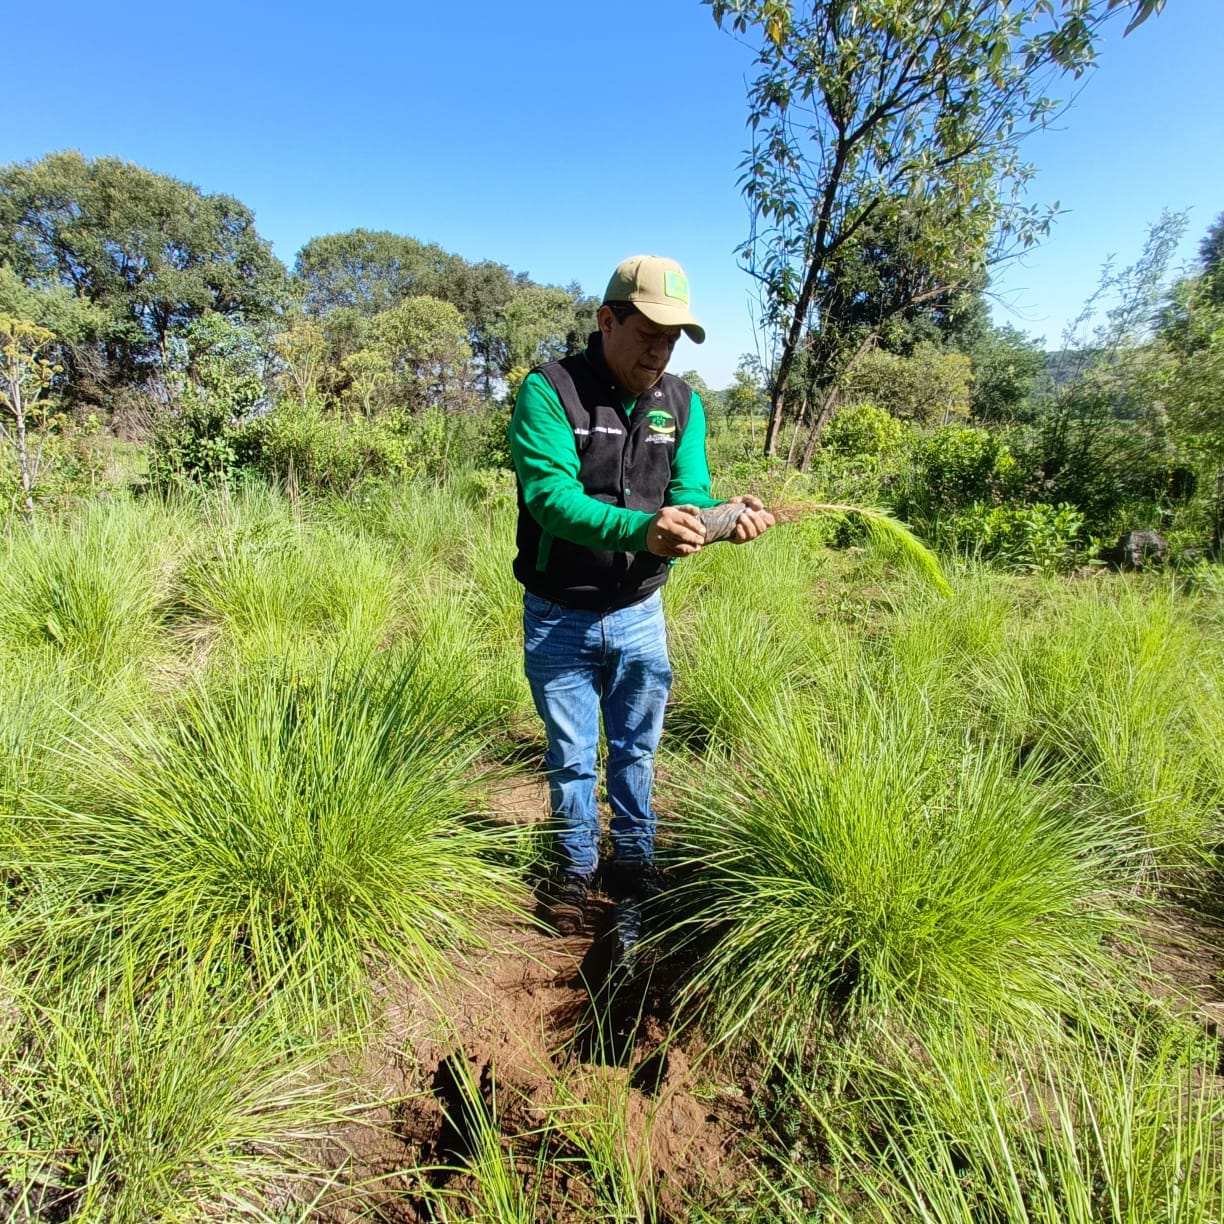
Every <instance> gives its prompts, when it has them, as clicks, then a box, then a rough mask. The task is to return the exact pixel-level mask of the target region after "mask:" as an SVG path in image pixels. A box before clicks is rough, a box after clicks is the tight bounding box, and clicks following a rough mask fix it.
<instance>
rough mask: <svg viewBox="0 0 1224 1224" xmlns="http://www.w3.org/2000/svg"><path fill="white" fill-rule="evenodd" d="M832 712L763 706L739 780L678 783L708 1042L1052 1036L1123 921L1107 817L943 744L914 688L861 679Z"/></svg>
mask: <svg viewBox="0 0 1224 1224" xmlns="http://www.w3.org/2000/svg"><path fill="white" fill-rule="evenodd" d="M839 698H840V700H839V702H838V703H837V705H836V706H835V707H834V708H831V709H830V708H829V707H828V706H827V705H826V704H824V703H822V705H821V707H820V711H819V713H816V712H813V713H812V714H811V715H808V716H806V717H804V716H802V715H800V716H798V717H797V716H796V715H795V713H794V711H793V710H790V709H782V708H773V709H761V708H758V709H757V710H756V712H755V717H753V718H752V719H751V725H752V733H751V742H750V744H749V745H748V746H747V747H746V749H745V750H744V752H743V755H742V758H741V759H742V767H741V768H740V769H739V770H738V771H735V772H726V773H719V772H717V771H709V772H707V773H706V774H705V775H704V776H702V777H700V778H698V779H697V780H695V781H694V782H693V783H691V784H690V785H686V786H685V787H684V790H685V794H686V799H687V802H686V805H685V815H684V817H683V818H682V821H681V830H680V836H681V840H682V843H683V845H684V847H685V851H686V853H687V854H688V855H690V856H691V857H692V858H694V859H695V860H696V861H697V862H698V863H700V864H701V867H702V870H701V871H700V872H699V873H698V874H697V875H695V876H694V879H693V883H692V886H691V892H690V896H689V903H690V904H691V905H693V906H695V907H696V914H695V916H694V917H693V918H692V919H691V920H690V923H691V925H692V926H694V927H695V928H696V930H697V931H698V932H700V933H701V934H702V935H703V936H705V937H706V938H708V939H709V940H710V946H708V947H707V948H705V949H704V950H703V955H702V956H701V958H700V961H699V963H698V967H697V970H696V976H695V980H694V985H693V987H692V994H691V996H690V997H691V998H693V999H696V998H701V999H702V1000H703V1003H704V1007H705V1010H706V1013H707V1014H708V1016H709V1020H710V1023H711V1025H712V1027H713V1030H714V1032H715V1033H716V1034H718V1035H720V1036H722V1037H724V1038H729V1037H732V1036H735V1037H737V1038H739V1039H743V1040H747V1041H752V1042H759V1043H761V1045H762V1048H763V1049H764V1050H765V1051H767V1052H769V1053H774V1054H777V1055H778V1056H780V1057H781V1056H786V1057H790V1058H794V1057H796V1056H801V1055H803V1054H805V1052H806V1053H810V1052H811V1051H813V1050H814V1049H815V1048H816V1047H817V1046H818V1044H819V1043H820V1041H821V1040H822V1037H823V1036H824V1035H825V1034H826V1033H827V1031H828V1030H827V1029H826V1027H825V1026H826V1024H827V1023H830V1022H833V1021H838V1022H840V1023H842V1024H850V1025H851V1026H852V1027H853V1026H857V1025H858V1024H874V1023H877V1022H880V1021H883V1020H884V1019H885V1018H886V1017H893V1016H895V1017H896V1019H897V1021H898V1022H899V1023H901V1024H903V1025H905V1026H907V1027H908V1028H911V1030H912V1029H913V1028H914V1027H916V1028H917V1030H918V1031H925V1029H926V1027H927V1025H928V1024H929V1025H932V1026H934V1027H938V1026H939V1025H940V1024H946V1023H948V1022H949V1021H950V1020H951V1015H950V1013H949V1009H953V1010H957V1011H958V1010H960V1009H964V1010H965V1011H966V1013H967V1014H969V1015H972V1016H974V1017H976V1018H977V1019H979V1020H981V1021H983V1022H987V1023H999V1022H1003V1023H1008V1024H1017V1023H1019V1022H1020V1021H1021V1020H1022V1019H1023V1018H1025V1017H1029V1016H1032V1015H1040V1016H1043V1017H1044V1021H1043V1023H1044V1024H1046V1025H1047V1026H1048V1027H1049V1028H1051V1029H1056V1028H1057V1026H1058V1024H1059V1023H1060V1021H1059V1019H1058V1016H1059V1011H1060V1009H1066V1008H1069V1009H1072V1010H1075V1009H1076V1008H1077V1007H1078V994H1079V991H1080V990H1081V989H1083V988H1084V985H1085V983H1086V982H1087V981H1088V980H1090V977H1091V975H1092V974H1095V973H1100V972H1101V970H1102V967H1103V961H1102V954H1101V945H1100V940H1101V938H1102V936H1103V935H1104V934H1105V933H1106V932H1108V931H1109V930H1111V929H1113V928H1114V927H1115V925H1116V924H1117V922H1118V919H1119V915H1118V911H1117V908H1116V905H1117V900H1116V898H1115V897H1114V896H1113V895H1112V890H1113V885H1111V883H1110V881H1111V878H1112V877H1113V876H1114V875H1115V874H1116V872H1117V866H1116V856H1117V849H1118V846H1119V844H1122V843H1123V842H1124V839H1123V837H1122V832H1121V830H1120V828H1119V827H1118V824H1117V822H1113V823H1112V824H1111V823H1110V822H1108V821H1105V820H1103V819H1102V818H1100V817H1099V816H1095V815H1092V814H1089V813H1086V812H1084V811H1083V810H1080V811H1074V809H1073V807H1072V805H1071V802H1070V800H1071V791H1070V788H1069V786H1068V782H1067V779H1066V778H1057V777H1053V776H1050V775H1048V774H1047V775H1046V776H1045V777H1044V778H1043V777H1042V776H1041V773H1040V771H1039V770H1038V769H1037V768H1034V767H1033V766H1029V767H1027V768H1022V769H1020V770H1019V771H1016V770H1015V769H1014V767H1013V762H1012V761H1011V760H1009V759H1008V756H1007V754H1006V753H1004V752H1000V751H997V750H991V749H989V748H986V747H980V748H979V747H972V746H968V745H965V744H963V743H961V744H957V743H956V742H955V741H954V740H951V739H945V738H944V737H942V736H941V735H940V734H939V732H938V730H937V729H935V728H933V727H932V726H931V721H930V719H929V717H928V713H927V710H926V708H925V704H924V702H923V701H922V700H921V694H919V693H916V692H913V691H911V692H909V693H905V692H900V691H898V692H894V693H890V694H889V696H888V699H887V700H885V699H883V697H882V695H880V694H877V693H874V692H873V691H872V689H871V687H870V686H869V685H865V684H863V682H862V677H861V675H860V676H858V677H852V678H851V679H850V681H849V682H848V683H847V684H845V685H844V687H843V690H842V692H841V693H840V694H839ZM746 716H747V715H746Z"/></svg>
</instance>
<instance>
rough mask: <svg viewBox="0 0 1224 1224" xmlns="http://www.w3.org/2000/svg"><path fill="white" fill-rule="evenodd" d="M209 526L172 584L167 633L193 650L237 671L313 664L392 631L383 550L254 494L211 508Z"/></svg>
mask: <svg viewBox="0 0 1224 1224" xmlns="http://www.w3.org/2000/svg"><path fill="white" fill-rule="evenodd" d="M208 519H209V520H211V523H210V529H209V530H207V531H206V532H205V533H204V534H202V537H201V540H200V542H199V543H198V544H197V545H196V547H195V548H194V550H192V552H191V553H190V554H189V555H188V556H187V557H186V558H185V559H184V562H183V565H182V567H181V570H180V572H179V575H178V580H177V581H178V591H177V608H178V617H177V626H176V627H177V629H178V632H179V634H180V636H183V637H186V638H187V639H189V640H192V641H193V642H194V643H195V644H196V645H197V648H206V649H207V650H208V652H209V653H215V654H218V655H219V656H220V658H221V659H222V660H223V661H225V662H228V663H230V664H231V665H235V666H239V667H249V666H267V665H269V664H270V663H274V662H276V661H279V660H284V659H287V658H288V659H294V660H297V661H298V663H299V664H300V665H302V666H305V665H307V664H310V663H313V664H315V665H318V664H319V663H320V662H321V660H322V659H323V658H326V657H328V656H330V655H334V654H335V653H336V652H337V651H338V650H348V651H351V652H352V654H353V655H355V656H363V655H366V654H369V653H370V652H371V651H373V650H376V649H377V648H379V647H380V646H382V645H384V644H385V643H386V642H388V641H389V640H391V639H392V638H393V636H394V635H395V633H396V632H398V630H399V628H400V622H401V620H402V617H403V613H404V609H403V599H402V593H401V580H400V574H399V570H398V568H397V565H396V559H395V555H394V552H393V551H392V550H391V549H390V548H389V547H388V546H386V545H385V544H383V543H381V542H379V541H378V540H376V539H374V538H372V537H370V536H367V535H364V534H362V533H359V532H356V531H352V530H350V529H348V528H345V527H342V526H340V525H338V524H336V523H334V522H333V523H328V522H326V521H322V522H319V523H315V522H314V521H312V520H311V519H309V518H303V517H302V516H300V515H294V514H292V513H290V510H289V508H288V507H287V506H286V505H284V504H283V503H279V504H278V503H275V502H274V503H268V502H267V501H266V499H264V498H262V497H258V496H255V495H254V494H251V495H248V496H247V497H244V498H242V499H238V500H234V501H229V502H224V503H219V504H218V505H216V506H213V507H210V509H209V512H208Z"/></svg>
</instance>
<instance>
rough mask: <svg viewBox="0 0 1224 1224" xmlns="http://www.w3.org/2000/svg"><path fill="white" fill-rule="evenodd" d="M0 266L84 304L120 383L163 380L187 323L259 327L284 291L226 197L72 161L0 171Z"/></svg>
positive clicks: (250, 225) (133, 171) (249, 220)
mask: <svg viewBox="0 0 1224 1224" xmlns="http://www.w3.org/2000/svg"><path fill="white" fill-rule="evenodd" d="M0 262H3V263H6V264H8V265H9V267H10V268H11V269H12V271H13V272H14V273H15V274H16V275H17V276H18V277H19V278H20V280H21V281H22V282H23V283H24V284H25V285H27V286H29V287H31V288H33V289H37V290H40V291H44V292H54V291H55V290H56V289H57V288H58V289H61V290H62V289H67V290H69V291H71V293H72V294H74V295H75V296H76V297H77V298H79V299H81V300H83V301H85V302H88V303H90V304H91V305H92V306H93V307H94V308H95V309H96V311H97V312H99V314H98V318H99V319H100V325H99V327H98V340H99V342H100V344H101V345H102V346H103V348H104V351H105V356H106V359H107V363H108V365H109V366H110V367H112V368H113V369H114V370H115V371H116V372H117V374H118V377H119V379H120V380H121V381H126V382H129V383H139V382H141V381H143V380H144V379H145V378H146V377H147V375H148V374H149V373H150V372H154V373H159V374H160V373H162V372H164V370H165V368H166V361H167V356H168V351H169V344H170V339H171V337H172V336H173V335H175V334H178V333H181V332H182V331H184V330H185V329H186V328H187V327H188V326H190V324H191V323H192V322H194V321H195V320H197V319H200V318H202V317H203V316H204V315H205V314H208V313H216V314H220V315H224V316H226V317H228V318H231V319H233V320H235V321H243V320H246V321H253V320H258V319H263V318H266V317H268V316H270V315H271V314H272V313H273V311H274V310H275V308H276V306H277V304H278V301H279V298H280V295H281V293H282V291H283V287H284V268H283V267H282V266H281V264H280V263H279V261H278V260H276V259H275V257H274V256H273V255H272V251H271V247H270V246H269V244H268V243H266V242H265V241H264V240H263V239H262V238H260V237H259V235H258V233H257V232H256V230H255V222H254V218H253V216H252V214H251V212H250V210H249V209H247V208H245V207H244V206H243V205H242V204H240V203H239V202H238V201H237V200H235V199H233V198H232V197H231V196H226V195H206V194H204V193H203V192H201V191H200V190H199V189H198V188H197V187H193V186H191V185H190V184H188V183H183V182H180V181H179V180H178V179H173V178H169V177H167V176H165V175H161V174H154V173H153V172H152V171H149V170H145V169H142V168H141V167H140V166H135V165H132V164H131V163H129V162H124V161H120V160H118V159H117V158H98V159H97V160H94V161H88V160H86V159H85V158H84V157H82V156H81V155H80V154H79V153H74V152H67V153H52V154H49V155H48V156H46V157H44V158H43V159H42V160H41V161H39V162H24V163H19V164H13V165H9V166H5V167H3V168H2V169H0Z"/></svg>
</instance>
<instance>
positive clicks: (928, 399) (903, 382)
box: [847, 341, 973, 425]
mask: <svg viewBox="0 0 1224 1224" xmlns="http://www.w3.org/2000/svg"><path fill="white" fill-rule="evenodd" d="M972 381H973V373H972V369H971V362H970V360H969V358H968V357H966V356H964V355H963V354H961V353H947V352H944V351H943V350H941V349H939V348H938V347H936V346H935V345H934V344H932V343H931V342H930V341H923V342H922V343H921V344H919V345H918V346H917V347H916V348H915V349H914V352H913V355H912V356H909V357H899V356H897V355H896V354H895V353H886V352H882V351H880V350H876V351H875V352H872V353H869V354H868V355H867V356H866V357H864V358H863V360H862V361H861V362H860V363H859V364H858V366H857V367H856V368H855V370H854V371H853V373H852V374H851V375H850V377H849V379H848V385H847V396H848V397H849V398H850V399H852V400H854V401H855V402H858V401H868V402H870V403H874V404H877V405H878V406H879V407H881V408H885V409H887V410H888V412H890V413H891V414H892V415H893V416H895V417H899V418H900V419H901V420H904V421H912V422H914V423H915V424H917V425H926V424H928V423H930V422H931V421H935V422H937V423H938V424H941V425H947V424H948V423H949V421H951V420H952V419H955V420H956V421H957V422H958V423H962V424H963V423H964V422H965V421H966V420H967V419H968V416H969V398H970V385H971V383H972Z"/></svg>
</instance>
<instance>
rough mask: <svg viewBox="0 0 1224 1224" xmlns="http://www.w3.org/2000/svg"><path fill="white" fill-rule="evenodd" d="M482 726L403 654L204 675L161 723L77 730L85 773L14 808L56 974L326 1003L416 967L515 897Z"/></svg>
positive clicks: (442, 957) (433, 968)
mask: <svg viewBox="0 0 1224 1224" xmlns="http://www.w3.org/2000/svg"><path fill="white" fill-rule="evenodd" d="M483 742H484V741H483V729H482V728H481V727H479V726H474V725H473V724H472V720H471V711H470V708H469V702H468V697H467V694H466V693H465V691H464V690H463V689H462V688H461V687H460V686H458V685H454V684H452V685H450V686H449V687H448V686H446V685H444V684H442V683H440V682H439V678H438V676H437V674H436V673H433V674H428V675H426V674H423V673H422V672H421V671H420V669H418V668H417V666H416V665H415V663H414V661H413V660H411V659H410V660H408V661H407V662H405V663H402V664H399V665H397V666H395V667H394V668H391V667H389V666H388V667H382V668H380V667H377V666H374V665H370V666H366V667H359V668H353V667H350V666H345V665H342V664H332V665H330V666H328V667H326V668H325V669H324V670H323V671H322V673H321V675H319V676H317V677H315V676H313V675H311V676H308V677H307V678H305V679H301V678H298V677H294V676H292V675H288V676H286V677H283V678H282V677H278V676H276V675H274V674H272V673H271V672H269V671H257V672H254V673H252V674H250V675H239V676H236V677H232V678H230V679H228V680H227V681H226V683H225V684H224V685H223V686H218V687H216V688H214V689H212V690H208V689H204V688H197V689H196V690H194V691H192V692H191V693H189V694H188V695H187V697H186V698H185V699H184V702H183V704H182V708H181V710H180V711H179V714H178V717H177V719H176V720H175V721H174V722H173V723H172V724H171V725H169V726H166V727H163V726H159V725H156V724H153V723H151V722H140V723H138V724H136V725H134V726H133V727H132V729H131V730H130V732H128V733H127V734H126V735H124V736H123V737H119V736H110V737H97V738H95V739H93V740H91V741H89V742H83V743H82V744H81V745H80V747H79V748H78V749H77V758H76V760H77V765H78V769H79V771H80V773H81V776H82V777H83V778H84V779H86V782H84V783H82V785H81V787H80V788H78V790H77V793H76V794H75V795H72V796H69V797H67V798H65V799H61V800H60V801H58V802H55V801H51V800H50V799H48V800H47V801H46V802H44V803H43V804H42V805H41V808H40V809H39V810H37V813H36V816H35V815H32V816H30V817H28V819H30V820H35V819H36V820H37V822H38V832H39V834H40V836H39V837H38V838H37V839H34V838H29V839H27V840H26V848H27V853H28V855H29V862H28V863H27V864H26V865H25V868H26V870H28V871H30V872H31V873H32V874H33V875H34V876H36V877H37V879H38V881H39V888H38V889H37V890H36V895H35V897H34V898H33V899H32V900H31V903H30V904H31V907H32V908H33V911H34V912H33V916H32V919H31V922H32V924H33V927H32V929H33V931H34V934H32V935H31V938H38V939H40V941H41V944H42V947H41V952H42V955H43V956H45V957H48V958H53V960H54V961H55V962H57V963H59V962H62V963H63V964H64V965H65V969H66V971H67V972H68V973H72V972H73V971H74V970H81V969H84V968H86V967H88V966H89V965H90V964H92V963H95V962H101V963H103V964H106V963H109V964H112V965H113V964H115V963H117V962H116V958H118V962H119V963H127V962H129V961H130V962H132V963H134V964H136V965H137V966H139V969H140V971H141V972H142V973H144V974H147V975H150V976H152V975H154V974H156V972H157V971H158V970H159V969H160V967H162V966H163V965H171V964H174V963H175V962H176V961H177V960H178V959H180V958H186V959H188V960H190V961H193V962H200V963H211V964H215V965H217V966H218V967H219V971H223V972H224V973H225V974H226V975H227V976H228V975H233V974H235V973H236V974H238V975H239V976H241V977H245V978H246V980H248V981H249V982H250V983H251V985H252V987H253V988H256V989H262V988H265V987H268V986H270V985H271V984H273V983H276V984H277V985H278V993H286V994H287V997H289V998H291V999H293V1000H295V1005H297V1004H300V1005H301V1006H302V1007H303V1008H305V1009H306V1010H307V1011H310V1012H311V1013H313V1014H316V1015H317V1016H318V1017H319V1018H320V1020H321V1019H322V1017H323V1015H325V1014H326V1013H327V1012H328V1011H329V1010H330V1009H332V1007H333V1006H339V1007H346V1006H347V1003H348V1000H349V999H350V997H351V996H352V995H353V993H354V992H355V991H356V992H357V993H358V996H359V997H362V996H361V990H362V986H363V984H364V983H366V981H367V977H368V974H369V973H370V972H372V971H376V970H377V969H378V967H379V966H380V965H382V964H386V963H390V964H392V965H394V966H397V967H398V968H399V969H400V970H401V971H402V972H404V973H406V974H407V975H408V976H409V977H410V978H412V979H414V980H416V981H417V982H419V983H423V984H424V983H427V982H428V981H429V980H430V979H431V978H433V977H434V976H435V975H438V974H443V973H444V972H445V971H446V970H447V968H448V965H449V960H448V953H449V952H451V951H452V950H453V949H454V948H455V946H456V945H458V944H461V943H463V942H464V941H467V940H473V939H476V938H477V935H478V932H479V930H480V917H481V915H482V913H484V912H485V911H487V910H488V909H489V908H490V907H493V906H498V905H502V904H505V903H506V902H507V900H508V898H509V897H510V895H511V883H510V881H509V879H508V873H507V869H505V868H503V867H501V866H500V865H499V864H498V863H497V862H496V861H495V856H496V855H497V853H498V851H499V849H500V847H501V842H500V838H502V837H504V834H495V833H494V832H492V831H490V829H489V828H488V827H486V826H483V825H481V824H480V823H478V822H476V821H474V820H473V819H472V814H473V811H474V805H475V800H474V798H473V790H472V782H471V777H470V774H471V769H472V765H473V762H474V761H475V759H476V756H477V754H478V752H479V750H480V748H481V746H482V744H483Z"/></svg>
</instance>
